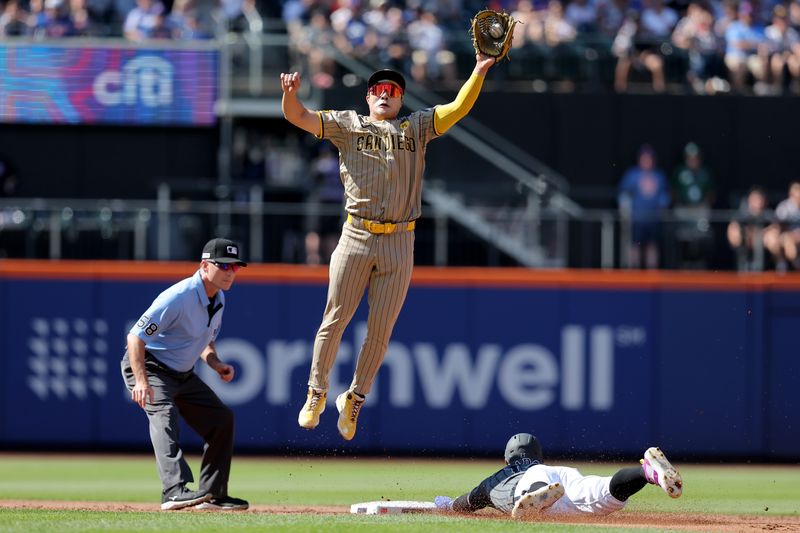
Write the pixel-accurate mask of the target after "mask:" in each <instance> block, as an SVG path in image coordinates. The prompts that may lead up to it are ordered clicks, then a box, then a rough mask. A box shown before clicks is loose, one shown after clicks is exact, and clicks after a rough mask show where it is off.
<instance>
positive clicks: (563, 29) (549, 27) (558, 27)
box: [544, 0, 578, 48]
mask: <svg viewBox="0 0 800 533" xmlns="http://www.w3.org/2000/svg"><path fill="white" fill-rule="evenodd" d="M577 35H578V31H577V30H576V29H575V26H573V25H572V24H571V23H570V21H569V20H567V19H566V18H565V17H564V5H563V4H562V3H561V0H550V2H548V4H547V14H546V15H545V17H544V40H545V42H546V43H547V44H548V45H549V46H550V47H553V48H555V47H557V46H558V45H561V44H564V43H570V42H572V41H574V40H575V37H577Z"/></svg>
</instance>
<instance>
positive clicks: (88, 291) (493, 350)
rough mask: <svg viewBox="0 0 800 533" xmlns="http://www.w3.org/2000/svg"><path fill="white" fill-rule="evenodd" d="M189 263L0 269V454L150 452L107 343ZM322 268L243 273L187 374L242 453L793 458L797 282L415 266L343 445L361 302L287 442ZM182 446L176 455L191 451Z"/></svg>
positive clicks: (798, 425)
mask: <svg viewBox="0 0 800 533" xmlns="http://www.w3.org/2000/svg"><path fill="white" fill-rule="evenodd" d="M195 268H196V265H195V264H189V263H125V262H44V261H42V262H37V261H11V260H6V261H0V317H2V320H0V364H2V368H3V369H4V371H3V372H2V373H0V446H3V447H15V446H22V445H31V444H32V445H36V446H38V447H52V448H53V449H58V448H59V447H63V446H78V447H90V448H97V449H103V448H115V449H116V448H120V447H133V448H135V447H142V448H146V447H147V446H149V440H148V433H147V429H146V418H145V416H144V415H143V413H142V412H141V410H140V409H139V408H138V407H137V406H135V405H134V404H133V403H131V402H130V400H129V396H128V393H127V391H126V390H125V388H124V386H123V383H122V379H121V377H120V370H119V361H120V358H121V356H122V354H123V351H124V345H125V334H126V332H127V330H128V328H129V327H130V324H131V323H132V322H133V321H135V320H137V319H138V318H139V316H140V315H141V313H142V312H143V311H144V310H145V309H146V308H147V307H148V305H149V304H150V302H151V301H152V300H153V299H154V298H155V296H156V295H157V294H158V293H159V292H161V291H162V290H164V289H165V288H166V287H168V286H169V285H170V284H171V283H172V282H175V281H177V280H179V279H182V278H183V277H187V276H189V275H191V274H192V272H193V271H194V269H195ZM326 284H327V272H326V270H325V269H324V268H313V267H302V266H282V265H253V266H251V267H249V268H248V269H246V270H244V271H242V273H240V274H239V279H238V281H237V283H236V285H235V286H234V287H233V288H232V289H231V291H229V293H228V299H227V308H226V309H225V315H224V320H223V327H222V331H221V334H220V337H219V339H218V342H217V346H218V351H219V353H220V355H221V357H222V358H223V359H226V360H228V361H229V362H231V363H232V364H234V365H235V366H236V368H237V378H236V379H235V380H234V381H233V382H232V383H230V384H224V383H222V382H220V381H219V380H218V379H216V378H215V377H214V376H210V375H209V373H208V372H207V371H206V369H205V368H204V367H203V365H202V363H201V364H200V365H199V368H200V371H201V375H202V376H204V377H205V378H210V379H209V382H210V383H211V384H212V386H213V387H214V389H215V390H216V391H217V393H218V394H219V395H220V397H221V398H222V399H223V400H225V401H226V402H227V403H228V404H229V405H230V406H231V407H232V408H233V409H234V411H235V412H236V417H237V418H236V424H237V430H236V431H237V435H236V446H237V449H239V450H249V451H254V452H258V451H281V450H286V451H297V450H309V451H312V452H313V451H322V450H332V449H339V450H353V451H356V452H358V451H362V452H373V453H376V452H377V453H388V454H392V453H424V454H443V453H445V454H446V453H451V452H455V453H458V454H463V455H469V454H489V453H492V452H493V451H495V450H498V449H502V446H503V445H504V443H505V441H506V439H507V438H508V437H509V436H510V435H511V434H513V433H516V432H519V431H529V432H532V433H535V434H537V435H539V436H540V437H541V438H542V439H543V441H544V442H545V443H546V444H547V448H548V451H549V452H550V453H552V454H558V455H561V456H570V455H575V456H592V455H595V454H600V455H601V456H603V457H608V458H613V457H614V456H627V455H636V454H638V453H639V452H640V451H641V450H643V449H644V448H646V447H647V446H650V445H653V444H658V445H660V446H662V447H664V448H665V449H668V450H670V452H671V453H674V454H679V455H681V456H684V457H720V458H725V457H738V458H741V457H748V458H752V459H754V460H796V459H798V458H800V448H798V446H797V442H800V414H798V413H800V393H798V387H797V384H798V383H800V357H798V349H797V345H796V338H797V334H798V331H800V298H798V296H800V279H798V278H795V277H794V276H791V275H789V276H777V275H773V274H760V275H748V276H742V275H736V274H722V273H720V274H714V273H705V274H699V273H698V274H688V273H677V272H672V273H670V272H656V273H635V272H602V271H543V272H540V271H531V270H525V269H435V268H417V270H416V271H415V275H414V280H413V282H412V286H411V289H410V291H409V295H408V299H407V301H406V305H405V307H404V309H403V311H402V313H401V315H400V318H399V320H398V323H397V326H396V328H395V331H394V335H393V337H392V341H391V343H390V345H389V348H388V351H387V357H386V360H385V362H384V365H383V367H382V369H381V371H380V374H379V378H378V381H377V383H376V385H375V387H374V390H373V393H372V394H371V395H370V396H369V403H368V405H367V406H366V407H365V408H364V410H363V411H362V415H361V420H360V424H359V429H358V435H357V437H356V439H355V440H354V441H352V442H350V443H345V442H344V441H343V440H341V438H340V437H339V436H338V434H337V432H336V409H335V407H334V406H333V403H332V402H333V399H334V398H335V396H336V394H338V393H339V392H340V391H341V390H343V389H344V388H345V387H346V386H347V385H348V384H349V381H350V378H351V376H352V370H353V367H354V357H355V354H356V353H357V348H358V346H360V344H361V342H362V341H363V338H364V336H365V334H366V318H367V305H366V300H365V301H364V302H362V306H361V307H360V308H359V310H358V312H357V313H356V316H355V317H354V319H353V321H352V322H351V324H350V326H349V327H348V329H347V331H346V332H345V335H344V339H343V342H342V345H341V349H340V353H339V357H338V359H337V364H336V365H335V367H334V371H333V373H332V375H331V394H330V395H329V405H328V408H327V410H326V412H325V413H324V414H323V416H322V422H321V424H320V426H319V428H317V429H316V430H315V431H313V432H309V431H305V430H301V429H300V428H298V426H297V422H296V419H297V412H298V411H299V409H300V407H301V406H302V404H303V402H304V400H305V383H306V381H307V377H308V367H309V362H310V358H311V348H312V344H313V339H314V334H315V332H316V329H317V327H318V325H319V321H320V318H321V313H322V310H323V307H324V303H325V294H326V288H327V285H326ZM190 433H191V432H190V431H188V430H186V438H187V442H191V443H197V442H198V441H197V439H196V438H195V437H193V436H192V437H190V436H189V435H190Z"/></svg>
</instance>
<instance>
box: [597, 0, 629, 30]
mask: <svg viewBox="0 0 800 533" xmlns="http://www.w3.org/2000/svg"><path fill="white" fill-rule="evenodd" d="M627 11H628V0H598V6H597V27H598V29H599V31H600V34H601V35H603V36H604V37H607V38H611V39H613V38H614V37H615V36H616V35H617V32H619V29H620V28H621V27H622V23H623V22H625V13H626V12H627Z"/></svg>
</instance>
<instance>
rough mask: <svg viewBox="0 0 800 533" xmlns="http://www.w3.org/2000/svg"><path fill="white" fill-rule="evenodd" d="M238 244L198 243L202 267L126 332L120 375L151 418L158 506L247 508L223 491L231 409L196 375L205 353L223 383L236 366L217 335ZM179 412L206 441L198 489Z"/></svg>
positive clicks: (231, 430)
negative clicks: (192, 486) (222, 355)
mask: <svg viewBox="0 0 800 533" xmlns="http://www.w3.org/2000/svg"><path fill="white" fill-rule="evenodd" d="M244 266H247V263H245V262H244V261H242V260H241V259H240V257H239V246H238V245H237V244H236V243H235V242H233V241H230V240H228V239H212V240H210V241H209V242H208V243H206V245H205V246H204V247H203V255H202V258H201V261H200V268H199V269H198V270H197V272H195V273H194V275H193V276H192V277H190V278H187V279H184V280H183V281H180V282H178V283H176V284H175V285H173V286H172V287H170V288H168V289H167V290H165V291H164V292H162V293H161V294H160V295H159V296H158V297H157V298H156V299H155V301H154V302H153V303H152V304H151V305H150V307H149V308H148V309H147V311H145V313H144V314H143V315H142V317H141V318H140V319H139V321H138V322H136V324H135V325H134V326H133V327H132V328H131V330H130V332H129V333H128V349H127V351H126V352H125V356H124V357H123V358H122V377H123V378H124V380H125V384H126V386H127V387H128V390H130V391H131V398H132V399H133V401H134V402H136V403H137V404H139V406H140V407H141V408H142V409H144V411H145V413H147V418H148V420H149V422H150V440H151V441H152V442H153V451H154V452H155V455H156V465H157V467H158V474H159V476H160V477H161V482H162V484H163V493H162V497H161V509H162V510H172V509H181V508H183V507H189V506H193V505H196V506H197V507H198V508H199V509H219V510H237V509H247V507H248V503H247V502H246V501H245V500H241V499H239V498H232V497H230V496H229V495H228V478H229V476H230V470H231V459H232V456H233V433H234V422H233V412H232V411H231V410H230V409H229V408H228V407H227V406H225V404H223V403H222V401H221V400H220V399H219V398H218V397H217V395H216V394H214V392H213V391H212V390H211V389H210V388H209V387H208V385H206V384H205V383H204V382H203V381H202V380H201V379H200V378H199V377H198V376H197V374H195V372H194V365H195V363H196V362H197V360H198V359H199V358H202V359H203V361H205V362H206V364H207V365H208V366H210V367H211V368H212V369H214V370H215V371H216V372H217V374H219V377H220V378H221V379H222V380H223V381H226V382H227V381H231V380H232V379H233V375H234V368H233V367H232V366H230V365H228V364H225V363H224V362H222V361H221V360H220V359H219V357H218V356H217V351H216V349H215V347H214V340H215V339H216V338H217V334H219V330H220V327H221V325H222V312H223V311H224V307H225V293H224V292H223V291H226V290H228V289H230V288H231V285H233V281H234V280H235V279H236V273H237V272H238V270H239V268H241V267H244ZM179 417H183V419H184V420H185V421H186V423H187V424H188V425H189V426H190V427H191V428H192V429H194V430H195V431H196V432H197V433H198V435H200V436H201V437H202V438H203V441H204V443H205V445H204V446H203V459H202V465H201V469H200V482H199V490H197V491H192V490H189V489H188V488H187V487H186V484H187V483H190V482H192V481H194V478H193V476H192V471H191V469H190V468H189V465H188V464H187V463H186V460H185V459H184V457H183V452H182V451H181V448H180V443H179V427H178V420H179Z"/></svg>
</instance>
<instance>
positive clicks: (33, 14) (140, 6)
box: [0, 0, 257, 42]
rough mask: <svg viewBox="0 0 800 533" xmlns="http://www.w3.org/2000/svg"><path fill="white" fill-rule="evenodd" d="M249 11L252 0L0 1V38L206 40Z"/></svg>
mask: <svg viewBox="0 0 800 533" xmlns="http://www.w3.org/2000/svg"><path fill="white" fill-rule="evenodd" d="M252 14H255V15H257V8H256V7H255V1H254V0H221V1H217V0H164V1H162V0H5V1H3V0H0V38H2V37H30V38H33V39H58V38H64V37H124V38H125V39H127V40H129V41H134V42H142V41H146V40H150V39H182V40H195V39H211V38H213V37H214V36H215V35H216V34H218V33H219V32H221V31H223V32H224V31H228V30H236V29H240V28H241V27H243V26H245V25H246V24H247V19H248V18H249V17H250V16H251V15H252Z"/></svg>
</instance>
